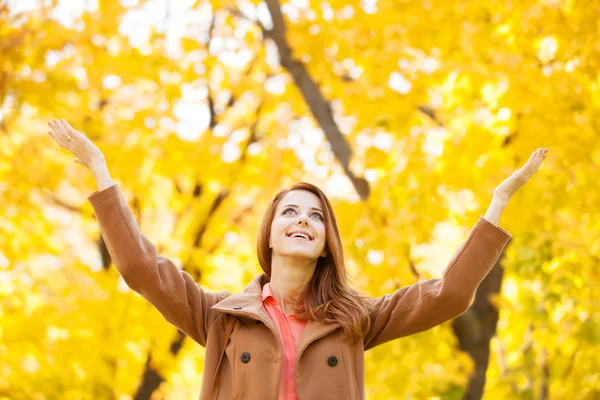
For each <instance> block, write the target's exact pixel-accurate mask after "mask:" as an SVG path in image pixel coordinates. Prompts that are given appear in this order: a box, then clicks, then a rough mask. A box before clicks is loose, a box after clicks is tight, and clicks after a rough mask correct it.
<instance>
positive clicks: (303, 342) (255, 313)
mask: <svg viewBox="0 0 600 400" xmlns="http://www.w3.org/2000/svg"><path fill="white" fill-rule="evenodd" d="M270 280H271V278H269V276H268V275H267V274H265V273H262V274H259V275H257V276H256V277H254V279H252V281H251V282H250V283H249V284H248V285H246V287H245V288H244V290H243V291H242V292H240V293H234V294H231V295H229V296H227V297H226V298H225V299H223V300H221V301H220V302H218V303H217V304H215V305H213V306H212V307H211V308H210V309H211V310H215V311H220V312H223V313H227V314H232V315H236V316H239V317H245V318H252V319H256V320H259V321H262V322H263V323H264V324H265V325H267V326H268V327H269V328H270V329H271V330H272V331H273V333H275V335H276V336H277V338H279V340H280V341H281V338H280V336H279V332H278V331H277V328H276V326H275V323H274V322H273V320H272V319H271V316H270V315H269V314H268V313H267V310H266V309H265V308H264V306H263V302H262V289H263V286H264V285H265V284H266V283H267V282H270ZM339 327H341V325H340V324H339V323H338V322H334V323H329V324H326V323H322V322H320V321H313V320H309V321H308V322H307V324H306V326H305V328H304V330H303V331H302V335H301V336H300V342H299V343H298V348H297V352H296V358H300V355H301V354H302V352H303V351H304V349H305V348H306V347H307V346H308V345H309V344H310V343H312V342H313V341H315V340H317V339H319V338H321V337H323V336H326V335H327V334H329V333H330V332H333V331H334V330H336V329H337V328H339Z"/></svg>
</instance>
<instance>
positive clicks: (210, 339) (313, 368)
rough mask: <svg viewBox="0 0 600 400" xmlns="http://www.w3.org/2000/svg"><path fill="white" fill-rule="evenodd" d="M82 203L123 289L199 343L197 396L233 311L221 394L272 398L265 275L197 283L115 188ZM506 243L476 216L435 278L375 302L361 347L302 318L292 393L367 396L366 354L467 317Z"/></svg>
mask: <svg viewBox="0 0 600 400" xmlns="http://www.w3.org/2000/svg"><path fill="white" fill-rule="evenodd" d="M88 200H89V201H90V203H91V204H92V207H93V208H94V212H95V214H96V217H97V218H98V222H99V225H100V231H101V233H102V236H103V238H104V240H105V242H106V245H107V248H108V251H109V253H110V255H111V257H112V260H113V262H114V264H115V266H116V268H117V269H118V270H119V272H120V273H121V275H122V277H123V279H124V280H125V282H126V283H127V285H128V286H129V287H130V288H131V289H132V290H134V291H136V292H137V293H139V294H140V295H141V296H143V297H144V298H145V299H147V300H148V301H149V302H150V303H152V305H153V306H154V307H156V309H157V310H158V311H159V312H160V313H161V314H162V315H163V316H164V318H165V319H166V320H167V321H169V322H170V323H171V324H173V325H174V326H176V327H177V328H179V329H180V330H181V331H182V332H184V333H185V334H186V335H188V336H189V337H190V338H192V339H193V340H195V341H196V342H198V343H199V344H200V345H201V346H204V347H206V357H205V364H204V375H203V376H204V379H203V381H202V388H201V393H200V399H201V400H203V399H209V390H210V388H209V385H210V382H211V381H212V377H213V376H214V374H215V373H216V372H217V371H215V369H216V365H217V362H218V360H219V356H220V354H221V352H222V346H223V344H222V341H223V339H224V331H225V326H226V323H225V318H224V316H225V314H231V315H234V316H236V317H237V319H236V322H235V325H234V329H233V332H232V333H231V336H230V340H229V342H228V344H227V346H226V353H225V356H224V357H223V361H222V362H221V368H220V372H221V379H220V386H219V397H218V398H219V399H258V400H277V393H278V385H279V377H280V373H281V360H282V346H281V342H280V339H279V335H278V332H277V329H276V327H275V325H274V323H273V322H272V320H271V319H270V317H269V315H268V314H267V312H266V310H265V309H264V307H263V304H262V301H261V296H260V294H261V290H262V286H263V285H264V284H265V283H266V282H268V281H269V277H268V276H267V275H266V274H260V275H257V276H256V277H255V278H254V279H253V280H252V281H251V282H250V283H249V284H248V285H247V286H246V288H245V289H244V290H243V291H242V292H241V293H236V294H231V293H229V292H228V291H219V292H211V291H208V290H206V289H203V288H202V287H201V286H200V285H198V284H197V283H196V282H194V280H193V279H192V277H191V276H190V275H189V274H187V273H186V272H184V271H182V270H180V269H179V268H177V266H176V265H175V264H174V263H173V262H172V261H171V260H169V259H168V258H165V257H163V256H160V255H158V254H157V250H156V248H155V246H154V245H153V244H152V243H151V242H150V240H148V238H146V237H145V236H144V235H143V234H141V233H140V231H139V228H138V225H137V223H136V221H135V220H134V218H133V215H132V213H131V210H130V208H129V206H128V204H127V202H126V200H125V198H124V197H123V195H122V193H121V191H120V189H119V186H118V184H114V185H113V186H111V187H109V188H106V189H104V190H101V191H96V192H94V193H92V194H91V195H90V196H89V197H88ZM510 239H511V235H510V234H509V233H508V232H506V231H505V230H503V229H502V228H500V227H498V226H496V225H494V224H492V223H490V222H489V221H487V220H486V219H485V218H483V217H480V219H479V221H477V223H476V224H475V226H474V227H473V228H472V229H471V231H470V233H469V235H468V237H467V238H466V240H465V241H464V242H463V243H462V244H461V245H460V247H459V248H458V249H457V251H456V252H455V254H454V255H453V256H452V258H451V260H450V262H449V264H448V266H447V268H446V269H445V270H444V273H443V277H442V278H436V279H429V280H419V281H418V282H416V283H414V284H412V285H410V286H406V287H402V288H400V289H398V290H396V291H395V292H393V293H392V294H386V295H384V296H382V297H379V298H373V301H374V302H375V304H376V312H375V313H373V314H372V316H371V318H372V322H373V324H372V328H371V330H370V331H369V333H368V334H367V335H366V336H365V337H364V339H363V340H362V341H361V342H360V343H358V344H350V343H348V342H347V341H344V340H342V339H341V338H340V333H341V329H338V328H340V325H339V324H337V323H333V324H323V323H319V322H315V321H308V323H307V325H306V328H305V329H304V332H303V333H302V337H301V339H300V344H299V346H298V351H297V359H296V383H297V393H298V399H299V400H319V399H326V400H336V399H340V400H342V399H344V400H358V399H365V387H364V352H365V351H366V350H369V349H371V348H373V347H375V346H378V345H380V344H382V343H386V342H388V341H390V340H394V339H397V338H400V337H403V336H407V335H411V334H414V333H417V332H421V331H424V330H427V329H430V328H432V327H434V326H436V325H439V324H441V323H442V322H444V321H448V320H450V319H453V318H456V317H457V316H459V315H460V314H462V313H464V312H465V311H466V310H467V308H468V306H469V303H470V301H471V299H472V298H473V296H474V294H475V290H476V289H477V286H478V285H479V284H480V283H481V281H482V280H483V278H485V276H486V275H487V274H488V272H489V271H490V270H491V269H492V267H493V266H494V264H495V263H496V261H497V260H498V258H499V257H500V254H501V252H502V250H503V249H504V247H505V246H506V244H507V243H508V242H509V240H510Z"/></svg>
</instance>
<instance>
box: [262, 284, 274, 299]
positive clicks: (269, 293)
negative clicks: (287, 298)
mask: <svg viewBox="0 0 600 400" xmlns="http://www.w3.org/2000/svg"><path fill="white" fill-rule="evenodd" d="M268 297H273V292H272V291H271V282H267V283H265V284H264V286H263V288H262V301H265V299H266V298H268ZM273 299H275V297H273Z"/></svg>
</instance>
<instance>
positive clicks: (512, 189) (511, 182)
mask: <svg viewBox="0 0 600 400" xmlns="http://www.w3.org/2000/svg"><path fill="white" fill-rule="evenodd" d="M547 153H548V149H547V148H539V149H537V150H536V151H534V152H533V153H531V156H530V157H529V160H527V163H525V165H524V166H522V167H521V168H519V169H518V170H516V171H515V172H513V174H512V175H511V176H509V177H508V178H507V179H506V180H505V181H504V182H502V183H501V184H500V185H498V186H497V187H496V189H495V190H494V196H497V197H499V198H503V199H505V200H506V201H508V200H509V199H510V198H511V197H512V195H513V194H515V193H516V191H517V190H519V188H520V187H521V186H523V185H524V184H525V182H527V181H528V180H529V178H531V177H532V176H533V174H535V173H536V172H537V170H538V169H539V168H540V165H541V164H542V161H544V159H545V158H546V154H547Z"/></svg>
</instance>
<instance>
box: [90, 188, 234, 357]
mask: <svg viewBox="0 0 600 400" xmlns="http://www.w3.org/2000/svg"><path fill="white" fill-rule="evenodd" d="M88 201H89V202H90V203H91V205H92V207H93V209H94V213H95V214H96V218H97V219H98V222H99V224H100V232H101V234H102V237H103V238H104V242H105V243H106V247H107V249H108V252H109V254H110V256H111V258H112V261H113V263H114V264H115V267H116V268H117V270H118V271H119V273H120V274H121V276H122V277H123V280H124V281H125V283H127V285H128V286H129V287H130V288H131V289H132V290H134V291H135V292H137V293H139V294H140V295H141V296H142V297H144V298H145V299H146V300H148V301H149V302H150V303H151V304H152V305H153V306H154V307H155V308H156V309H157V310H158V311H159V312H160V313H161V315H162V316H163V317H164V318H165V319H166V320H167V321H168V322H170V323H171V324H173V325H174V326H175V327H177V328H178V329H180V330H181V331H182V332H184V333H185V334H186V335H188V336H189V337H190V338H192V339H193V340H195V341H196V342H198V343H199V344H200V345H202V346H204V347H205V346H206V339H207V334H208V328H209V326H210V324H212V322H213V321H214V320H215V319H216V317H217V316H218V312H216V311H211V310H210V307H211V306H212V305H214V304H216V303H218V302H219V301H221V300H222V299H224V298H225V297H228V296H229V295H230V293H229V292H228V291H221V292H210V291H208V290H205V289H203V288H202V287H200V285H198V284H197V283H196V282H194V280H193V278H192V277H191V276H190V275H189V274H188V273H187V272H185V271H182V270H181V269H179V268H178V267H177V266H176V265H175V264H174V263H173V262H172V261H171V260H169V259H168V258H166V257H163V256H160V255H158V254H157V250H156V247H155V246H154V245H153V244H152V242H150V240H148V238H146V237H145V236H144V235H143V234H142V233H141V232H140V230H139V227H138V224H137V223H136V221H135V220H134V218H133V215H132V213H131V210H130V208H129V206H128V204H127V201H126V200H125V198H124V197H123V194H122V193H121V191H120V189H119V186H118V184H114V185H112V186H110V187H108V188H106V189H103V190H100V191H96V192H94V193H92V194H91V195H89V196H88Z"/></svg>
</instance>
